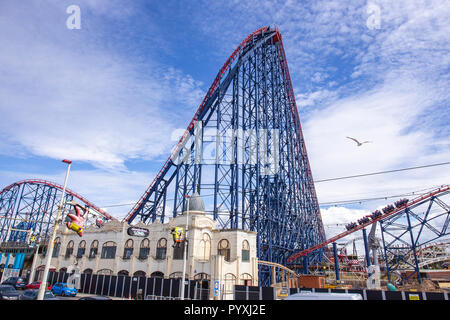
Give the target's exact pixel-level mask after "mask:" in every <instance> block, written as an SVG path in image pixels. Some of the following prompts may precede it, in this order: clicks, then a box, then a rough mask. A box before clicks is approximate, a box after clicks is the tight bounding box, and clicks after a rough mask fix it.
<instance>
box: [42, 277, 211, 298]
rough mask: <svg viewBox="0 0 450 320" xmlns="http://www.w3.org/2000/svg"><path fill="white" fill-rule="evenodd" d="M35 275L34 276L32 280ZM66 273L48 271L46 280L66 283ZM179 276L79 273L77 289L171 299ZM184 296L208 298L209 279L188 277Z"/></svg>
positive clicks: (176, 293) (176, 295)
mask: <svg viewBox="0 0 450 320" xmlns="http://www.w3.org/2000/svg"><path fill="white" fill-rule="evenodd" d="M38 277H39V275H38V274H36V276H35V280H37V279H38ZM68 278H69V274H68V273H66V272H49V275H48V282H49V283H50V285H53V284H55V283H57V282H67V280H68ZM180 286H181V279H163V278H146V277H136V276H115V275H100V274H85V273H83V274H81V275H80V282H79V289H78V291H79V292H81V293H87V294H92V295H103V296H110V297H118V298H130V299H138V298H139V299H149V300H162V299H165V300H174V299H180V293H181V287H180ZM184 297H185V299H191V300H208V299H209V281H204V280H203V281H201V280H189V281H186V283H185V294H184Z"/></svg>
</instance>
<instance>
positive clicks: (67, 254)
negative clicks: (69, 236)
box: [64, 240, 73, 259]
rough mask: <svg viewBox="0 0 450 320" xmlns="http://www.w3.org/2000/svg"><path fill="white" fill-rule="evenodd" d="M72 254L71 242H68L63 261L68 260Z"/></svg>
mask: <svg viewBox="0 0 450 320" xmlns="http://www.w3.org/2000/svg"><path fill="white" fill-rule="evenodd" d="M72 253H73V240H70V241H69V243H68V244H67V248H66V255H65V256H64V258H65V259H68V258H70V256H71V255H72Z"/></svg>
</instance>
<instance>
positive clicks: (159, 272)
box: [150, 271, 164, 278]
mask: <svg viewBox="0 0 450 320" xmlns="http://www.w3.org/2000/svg"><path fill="white" fill-rule="evenodd" d="M150 277H151V278H164V273H162V272H161V271H155V272H153V273H152V274H151V275H150Z"/></svg>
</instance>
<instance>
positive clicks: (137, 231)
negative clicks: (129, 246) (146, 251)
mask: <svg viewBox="0 0 450 320" xmlns="http://www.w3.org/2000/svg"><path fill="white" fill-rule="evenodd" d="M127 233H128V235H129V236H132V237H148V235H149V234H150V231H149V230H148V229H146V228H139V227H129V228H128V229H127Z"/></svg>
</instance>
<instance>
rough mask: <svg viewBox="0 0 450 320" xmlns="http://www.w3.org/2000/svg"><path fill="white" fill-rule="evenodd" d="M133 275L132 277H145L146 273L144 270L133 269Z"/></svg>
mask: <svg viewBox="0 0 450 320" xmlns="http://www.w3.org/2000/svg"><path fill="white" fill-rule="evenodd" d="M133 276H134V277H145V276H146V273H145V271H142V270H138V271H135V272H134V273H133Z"/></svg>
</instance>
